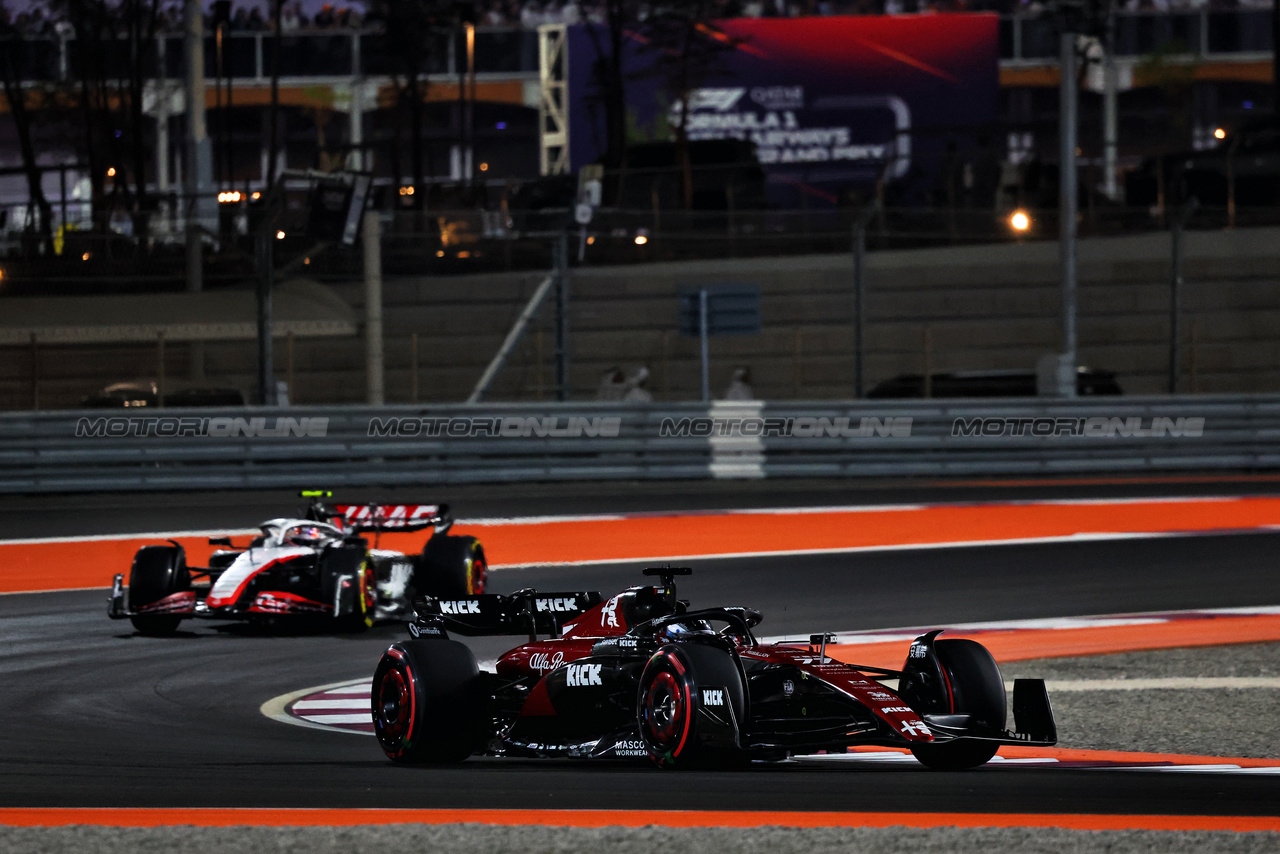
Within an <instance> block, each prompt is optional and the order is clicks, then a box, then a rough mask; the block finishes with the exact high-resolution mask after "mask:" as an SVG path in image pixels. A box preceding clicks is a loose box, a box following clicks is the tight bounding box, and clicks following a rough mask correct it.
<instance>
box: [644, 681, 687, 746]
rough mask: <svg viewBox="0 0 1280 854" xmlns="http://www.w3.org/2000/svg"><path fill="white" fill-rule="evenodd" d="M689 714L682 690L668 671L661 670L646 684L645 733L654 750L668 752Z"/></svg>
mask: <svg viewBox="0 0 1280 854" xmlns="http://www.w3.org/2000/svg"><path fill="white" fill-rule="evenodd" d="M687 714H688V704H687V703H686V702H685V696H684V691H683V690H682V689H681V687H680V683H679V682H677V681H676V678H675V676H673V675H672V674H671V673H669V672H668V671H665V670H663V671H661V672H659V673H658V675H657V676H655V677H654V679H653V681H652V682H650V683H649V690H648V692H647V694H646V696H645V703H644V721H645V732H646V734H647V735H648V736H649V738H650V739H651V740H652V742H653V744H654V745H655V746H656V747H659V748H660V749H662V750H664V751H665V750H668V749H670V747H671V746H672V745H673V744H674V743H675V742H676V740H677V738H678V737H679V734H680V731H681V729H682V727H683V726H684V720H685V716H686V715H687Z"/></svg>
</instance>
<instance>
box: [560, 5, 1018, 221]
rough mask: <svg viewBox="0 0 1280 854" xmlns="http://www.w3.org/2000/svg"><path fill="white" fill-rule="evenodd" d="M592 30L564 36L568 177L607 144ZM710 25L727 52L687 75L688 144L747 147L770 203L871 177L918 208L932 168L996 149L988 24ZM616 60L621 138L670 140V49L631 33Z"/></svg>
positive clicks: (677, 111) (839, 21) (924, 18)
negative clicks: (623, 125)
mask: <svg viewBox="0 0 1280 854" xmlns="http://www.w3.org/2000/svg"><path fill="white" fill-rule="evenodd" d="M589 26H591V25H585V24H584V25H578V26H574V27H571V28H570V31H569V104H570V106H569V124H570V163H571V167H572V168H573V169H577V168H580V167H581V166H583V165H586V164H588V163H593V162H596V161H598V160H599V159H600V158H601V156H602V155H603V153H604V151H605V148H606V146H607V139H606V134H605V125H606V122H605V114H604V108H603V94H602V93H603V89H602V87H601V84H600V73H599V69H598V67H597V62H598V61H599V58H600V56H601V54H605V55H607V53H608V51H609V48H608V45H609V39H608V38H607V33H606V32H605V31H604V28H603V27H602V26H599V25H597V26H596V27H595V30H594V32H591V31H588V27H589ZM715 27H716V29H717V33H716V37H717V38H718V39H719V40H720V42H721V43H722V44H725V45H726V47H725V49H724V50H722V51H718V52H717V53H716V54H715V56H714V57H713V58H712V59H711V60H710V61H707V62H704V63H701V64H702V66H703V67H701V68H695V72H696V74H697V79H696V81H694V84H693V86H694V87H693V88H692V90H691V93H690V98H689V106H688V126H689V139H690V140H691V141H692V140H704V139H728V138H734V139H742V140H749V141H750V142H752V143H754V144H755V148H756V152H757V156H758V158H759V160H760V163H761V164H762V166H763V167H764V169H765V173H766V180H767V184H768V196H769V200H770V202H771V204H774V205H778V206H788V207H792V206H795V207H799V206H809V205H811V204H816V205H818V206H821V205H822V204H823V203H824V202H825V203H831V204H835V203H837V202H839V201H840V200H841V194H842V193H847V192H848V190H849V188H851V187H861V188H867V187H871V186H874V185H875V183H876V182H877V181H878V180H880V179H883V180H884V181H885V184H886V186H887V187H890V188H891V193H892V194H893V198H894V200H895V201H898V202H902V203H908V204H910V203H923V202H927V201H928V200H929V198H928V197H929V195H930V194H931V193H935V192H936V189H935V188H936V186H937V183H938V180H939V174H940V172H943V171H945V170H947V169H949V168H952V167H953V166H954V164H955V163H958V162H960V161H961V160H962V159H963V158H965V157H966V156H967V155H968V154H971V153H972V152H973V151H974V150H975V149H977V148H979V147H985V146H994V145H995V143H996V142H997V140H996V139H995V138H994V137H995V124H996V122H997V119H998V108H999V106H998V88H999V58H998V38H997V18H996V16H995V15H990V14H954V15H952V14H947V15H900V16H861V17H844V16H841V17H810V18H735V19H728V20H722V21H718V22H716V24H715ZM623 57H624V68H625V74H624V78H625V86H626V93H627V105H628V113H629V115H628V119H629V121H628V124H629V128H630V130H629V137H630V139H631V140H632V142H635V141H644V140H653V141H661V140H669V139H671V138H672V137H673V133H672V127H673V126H674V125H676V124H678V122H679V120H680V116H681V115H682V112H683V111H682V110H681V103H680V98H679V95H678V91H679V87H678V85H676V86H673V80H672V78H673V77H674V76H675V75H673V74H672V73H671V72H672V68H673V64H674V63H677V62H678V58H677V54H675V53H674V52H673V51H672V50H670V49H662V48H661V47H658V46H655V45H654V44H653V43H652V40H651V39H649V38H647V37H646V34H645V32H644V30H643V29H638V30H636V31H634V32H628V33H627V37H626V39H625V41H624V48H623ZM695 65H697V64H696V63H695ZM673 89H674V90H675V94H673ZM864 195H865V194H864Z"/></svg>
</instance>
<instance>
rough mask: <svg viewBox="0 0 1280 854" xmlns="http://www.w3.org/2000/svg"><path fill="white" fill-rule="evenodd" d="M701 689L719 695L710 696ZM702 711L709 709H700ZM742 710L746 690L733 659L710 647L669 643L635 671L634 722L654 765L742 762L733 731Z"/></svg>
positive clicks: (743, 712)
mask: <svg viewBox="0 0 1280 854" xmlns="http://www.w3.org/2000/svg"><path fill="white" fill-rule="evenodd" d="M704 689H710V690H712V691H715V692H718V693H720V694H721V695H720V696H717V697H715V698H714V699H713V698H711V697H709V696H708V695H707V693H706V690H704ZM708 700H711V702H710V703H709V702H708ZM717 701H718V702H717ZM704 710H705V711H706V712H707V713H708V714H706V715H704V714H700V712H702V711H704ZM745 715H746V692H745V690H744V687H743V683H742V676H741V673H740V671H739V669H738V666H737V663H736V662H735V661H734V660H733V656H731V655H730V654H729V653H727V652H725V651H724V650H721V649H718V648H716V647H714V646H704V645H702V644H697V643H681V644H669V645H667V646H665V647H663V648H662V649H660V650H658V651H657V652H656V653H654V655H653V657H652V658H650V659H649V663H648V664H646V665H645V668H644V672H643V673H642V674H641V676H640V690H639V693H638V695H637V697H636V723H637V725H638V727H639V730H640V738H641V740H642V741H643V742H644V745H645V748H646V749H647V750H648V752H649V756H650V757H651V758H652V759H653V761H654V762H656V763H657V764H658V766H659V767H662V768H677V767H679V768H686V767H709V766H716V767H723V766H725V765H734V764H737V763H739V762H742V761H744V760H745V758H746V756H745V754H744V753H743V752H742V751H741V749H740V748H739V745H738V739H737V736H738V727H739V726H740V725H741V722H742V721H743V719H744V717H745ZM713 719H714V720H713ZM716 720H718V721H721V722H723V723H722V724H718V723H716V722H715V721H716Z"/></svg>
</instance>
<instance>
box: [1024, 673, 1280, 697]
mask: <svg viewBox="0 0 1280 854" xmlns="http://www.w3.org/2000/svg"><path fill="white" fill-rule="evenodd" d="M1005 687H1006V688H1008V689H1009V690H1010V691H1012V690H1013V683H1012V682H1006V683H1005ZM1045 687H1046V688H1047V689H1048V690H1049V691H1050V692H1051V693H1062V692H1074V691H1196V690H1200V691H1235V690H1244V689H1250V688H1265V689H1270V690H1275V689H1280V677H1277V676H1233V677H1216V676H1207V677H1201V678H1197V677H1194V676H1190V677H1187V676H1169V677H1162V678H1155V679H1063V680H1050V681H1047V682H1045Z"/></svg>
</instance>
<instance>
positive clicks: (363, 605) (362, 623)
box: [338, 561, 378, 632]
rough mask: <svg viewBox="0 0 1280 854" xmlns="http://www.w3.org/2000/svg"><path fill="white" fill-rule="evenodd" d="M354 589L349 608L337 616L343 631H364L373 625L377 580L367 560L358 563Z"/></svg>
mask: <svg viewBox="0 0 1280 854" xmlns="http://www.w3.org/2000/svg"><path fill="white" fill-rule="evenodd" d="M354 581H355V585H356V591H355V596H354V598H353V601H352V603H351V610H350V611H349V612H348V613H346V614H343V615H342V616H341V617H339V618H338V619H339V623H340V625H341V626H342V628H343V630H344V631H348V632H364V631H368V630H369V629H370V628H372V627H373V616H374V611H375V609H376V608H377V605H378V588H377V580H376V579H375V578H374V574H373V567H371V566H369V564H368V562H367V561H366V562H364V563H362V564H360V568H359V569H358V570H356V574H355V579H354Z"/></svg>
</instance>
